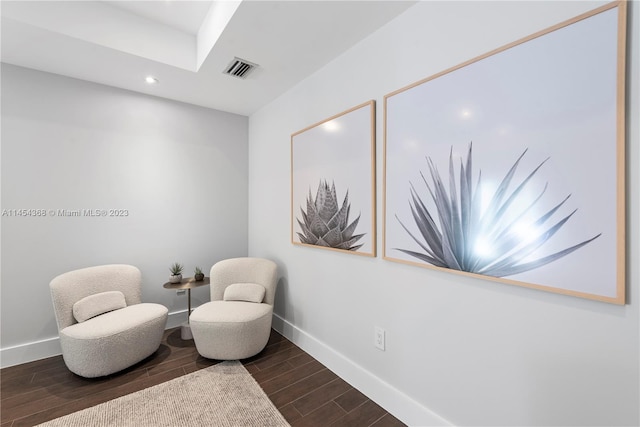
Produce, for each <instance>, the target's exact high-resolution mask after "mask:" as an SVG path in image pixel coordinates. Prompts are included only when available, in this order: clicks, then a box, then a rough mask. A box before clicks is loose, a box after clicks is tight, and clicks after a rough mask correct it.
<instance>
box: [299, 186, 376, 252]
mask: <svg viewBox="0 0 640 427" xmlns="http://www.w3.org/2000/svg"><path fill="white" fill-rule="evenodd" d="M350 209H351V204H350V203H349V190H347V193H346V195H345V196H344V201H343V202H342V206H341V207H340V206H339V205H338V197H337V196H336V186H335V183H332V184H331V187H329V184H328V183H327V181H322V180H321V181H320V184H319V185H318V191H317V193H316V197H315V199H314V198H313V196H312V194H311V188H309V197H308V198H307V211H306V212H305V211H304V209H303V208H302V207H300V211H301V212H302V221H300V218H296V219H297V220H298V224H299V225H300V229H301V230H302V233H297V234H298V237H299V238H300V241H301V242H302V243H308V244H310V245H317V246H325V247H330V248H336V249H345V250H349V251H357V250H358V249H359V248H360V247H362V244H359V245H356V242H357V241H358V240H360V239H361V238H362V236H364V233H363V234H357V235H355V236H354V235H353V233H354V231H355V229H356V227H357V226H358V221H360V215H358V217H357V218H356V219H355V220H354V221H353V222H352V223H350V224H349V211H350Z"/></svg>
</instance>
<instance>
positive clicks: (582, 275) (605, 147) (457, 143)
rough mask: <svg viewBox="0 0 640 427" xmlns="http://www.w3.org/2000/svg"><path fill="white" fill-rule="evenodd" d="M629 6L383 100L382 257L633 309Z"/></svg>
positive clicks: (579, 20) (586, 17)
mask: <svg viewBox="0 0 640 427" xmlns="http://www.w3.org/2000/svg"><path fill="white" fill-rule="evenodd" d="M625 35H626V3H625V2H614V3H610V4H607V5H605V6H602V7H600V8H598V9H595V10H593V11H591V12H589V13H586V14H583V15H581V16H577V17H575V18H573V19H571V20H568V21H566V22H563V23H560V24H558V25H555V26H554V27H551V28H548V29H546V30H544V31H541V32H539V33H536V34H533V35H531V36H529V37H526V38H524V39H522V40H518V41H516V42H514V43H511V44H509V45H507V46H504V47H501V48H499V49H496V50H494V51H492V52H489V53H487V54H485V55H482V56H480V57H478V58H474V59H472V60H469V61H467V62H465V63H463V64H460V65H459V66H457V67H453V68H451V69H448V70H445V71H443V72H441V73H438V74H436V75H434V76H431V77H429V78H426V79H424V80H422V81H419V82H417V83H415V84H413V85H410V86H408V87H405V88H403V89H400V90H398V91H395V92H393V93H391V94H389V95H387V96H385V99H384V110H385V111H384V117H385V123H384V127H385V129H384V135H385V140H384V150H385V153H384V161H385V163H384V201H383V205H384V207H383V212H384V220H383V245H382V247H383V258H384V259H387V260H390V261H396V262H402V263H406V264H412V265H416V266H421V267H427V268H433V269H442V270H446V271H448V272H454V273H457V274H462V275H467V276H472V277H478V278H482V279H489V280H495V281H500V282H503V283H508V284H514V285H519V286H525V287H530V288H536V289H540V290H545V291H550V292H556V293H561V294H568V295H573V296H578V297H583V298H588V299H594V300H600V301H605V302H610V303H617V304H624V302H625V263H624V262H625V261H624V260H625V74H624V73H625Z"/></svg>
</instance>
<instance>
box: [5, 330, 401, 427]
mask: <svg viewBox="0 0 640 427" xmlns="http://www.w3.org/2000/svg"><path fill="white" fill-rule="evenodd" d="M216 363H218V362H217V361H215V360H209V359H205V358H203V357H201V356H200V355H199V354H198V352H197V351H196V348H195V346H194V344H193V341H192V340H190V341H183V340H182V339H181V338H180V330H179V329H178V328H176V329H169V330H167V331H166V332H165V334H164V338H163V340H162V344H161V345H160V348H159V349H158V351H157V352H156V353H154V354H153V355H151V356H150V357H148V358H147V359H145V360H143V361H142V362H140V363H138V364H136V365H134V366H132V367H131V368H129V369H127V370H125V371H122V372H119V373H117V374H114V375H110V376H108V377H105V378H100V379H86V378H82V377H79V376H77V375H75V374H72V373H71V372H70V371H69V370H67V368H66V367H65V365H64V362H63V360H62V356H55V357H50V358H48V359H43V360H38V361H35V362H30V363H26V364H23V365H18V366H12V367H9V368H5V369H2V370H0V385H1V388H0V399H1V401H0V413H1V422H0V427H10V426H11V427H18V426H33V425H35V424H39V423H42V422H45V421H48V420H51V419H54V418H57V417H61V416H63V415H66V414H70V413H72V412H75V411H79V410H81V409H85V408H88V407H90V406H94V405H97V404H99V403H102V402H106V401H108V400H111V399H114V398H117V397H120V396H124V395H126V394H129V393H133V392H135V391H138V390H142V389H144V388H147V387H151V386H153V385H156V384H160V383H162V382H165V381H169V380H171V379H173V378H176V377H179V376H182V375H186V374H188V373H190V372H193V371H196V370H198V369H202V368H206V367H208V366H211V365H214V364H216ZM243 364H244V365H245V367H246V369H247V370H248V371H249V372H250V373H251V375H253V377H254V378H255V379H256V381H257V382H258V383H259V384H260V386H261V387H262V388H263V390H264V391H265V392H266V394H267V396H269V398H270V399H271V401H272V402H273V403H274V405H275V406H276V407H277V408H278V409H279V410H280V412H281V413H282V414H283V415H284V417H285V418H286V419H287V421H288V422H289V423H290V424H291V425H292V426H294V427H297V426H322V427H324V426H336V427H338V426H348V427H358V426H362V427H365V426H374V427H387V426H403V425H404V424H403V423H402V422H400V421H399V420H398V419H397V418H395V417H393V416H392V415H391V414H389V413H387V412H386V411H385V410H384V409H382V408H381V407H380V406H378V405H376V404H375V403H374V402H373V401H371V400H369V399H368V398H367V397H366V396H365V395H363V394H362V393H360V392H359V391H358V390H356V389H354V388H353V387H351V386H350V385H349V384H347V383H346V382H345V381H344V380H342V379H341V378H339V377H338V376H337V375H335V374H334V373H333V372H331V371H330V370H329V369H327V368H326V367H325V366H323V365H322V364H321V363H320V362H318V361H317V360H315V359H314V358H313V357H311V356H310V355H308V354H307V353H305V352H304V351H302V350H301V349H300V348H299V347H297V346H295V345H294V344H293V343H291V342H290V341H289V340H287V339H286V338H284V337H283V336H282V335H280V334H278V333H277V332H275V331H273V330H272V331H271V337H270V338H269V343H268V344H267V347H266V348H265V349H264V350H263V351H262V352H261V353H260V354H258V355H257V356H254V357H252V358H250V359H246V360H244V361H243ZM140 427H146V426H140ZM176 427H180V426H176Z"/></svg>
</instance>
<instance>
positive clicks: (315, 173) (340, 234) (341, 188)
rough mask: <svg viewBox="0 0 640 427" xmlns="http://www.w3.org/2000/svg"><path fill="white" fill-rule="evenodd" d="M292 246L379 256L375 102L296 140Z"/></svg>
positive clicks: (293, 145)
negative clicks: (377, 241) (377, 244)
mask: <svg viewBox="0 0 640 427" xmlns="http://www.w3.org/2000/svg"><path fill="white" fill-rule="evenodd" d="M291 241H292V243H293V244H297V245H311V246H314V247H317V248H324V249H331V250H336V251H344V252H349V253H353V254H358V255H368V256H375V254H376V221H375V101H369V102H366V103H364V104H361V105H358V106H356V107H354V108H351V109H350V110H347V111H345V112H343V113H340V114H337V115H335V116H333V117H330V118H328V119H326V120H324V121H322V122H320V123H316V124H314V125H312V126H309V127H307V128H305V129H303V130H301V131H299V132H296V133H294V134H293V135H291Z"/></svg>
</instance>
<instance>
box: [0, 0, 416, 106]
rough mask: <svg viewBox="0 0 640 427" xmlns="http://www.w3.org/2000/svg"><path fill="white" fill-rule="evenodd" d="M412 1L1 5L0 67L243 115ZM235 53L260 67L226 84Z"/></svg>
mask: <svg viewBox="0 0 640 427" xmlns="http://www.w3.org/2000/svg"><path fill="white" fill-rule="evenodd" d="M413 4H415V1H393V0H392V1H366V0H363V1H361V0H357V1H254V0H245V1H229V0H221V1H213V2H212V1H200V2H196V1H178V0H173V1H168V0H157V1H142V2H138V1H131V2H123V1H115V2H111V1H6V0H3V1H1V2H0V13H1V14H2V23H1V27H0V29H1V37H0V38H1V41H2V46H1V50H0V52H1V54H2V62H5V63H9V64H14V65H19V66H23V67H27V68H32V69H36V70H41V71H46V72H50V73H55V74H61V75H65V76H69V77H74V78H78V79H82V80H88V81H92V82H96V83H101V84H105V85H109V86H115V87H119V88H123V89H128V90H133V91H136V92H142V93H148V94H152V95H155V96H160V97H164V98H169V99H174V100H177V101H182V102H187V103H191V104H195V105H201V106H205V107H209V108H214V109H218V110H223V111H229V112H233V113H238V114H243V115H250V114H252V113H253V112H255V111H257V110H258V109H259V108H261V107H262V106H264V105H266V104H267V103H269V102H270V101H272V100H273V99H275V98H276V97H278V96H279V95H280V94H282V93H283V92H284V91H286V90H287V89H289V88H291V87H292V86H293V85H295V84H296V83H298V82H299V81H301V80H303V79H304V78H306V77H307V76H309V75H310V74H312V73H313V72H315V71H316V70H318V69H319V68H321V67H322V66H324V65H325V64H327V63H328V62H329V61H331V60H332V59H333V58H335V57H336V56H338V55H339V54H341V53H342V52H344V51H346V50H347V49H348V48H350V47H351V46H353V45H354V44H355V43H357V42H358V41H360V40H362V39H363V38H365V37H366V36H367V35H369V34H370V33H372V32H373V31H375V30H377V29H378V28H379V27H381V26H382V25H384V24H385V23H387V22H388V21H390V20H392V19H393V18H395V17H396V16H397V15H399V14H400V13H402V12H403V11H405V10H406V9H408V8H409V7H410V6H412V5H413ZM234 57H240V58H244V59H246V60H248V61H251V62H253V63H256V64H260V67H258V68H256V69H254V70H253V71H252V73H250V74H249V75H248V76H247V78H246V79H244V80H241V79H236V78H232V77H230V76H228V75H225V74H224V73H223V70H224V69H225V67H226V66H227V65H228V64H229V61H231V60H232V59H233V58H234ZM292 58H294V59H295V61H292V60H291V59H292ZM148 75H153V76H154V77H156V78H157V79H158V80H159V83H158V84H157V85H153V86H150V85H147V84H145V83H144V78H145V77H146V76H148Z"/></svg>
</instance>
